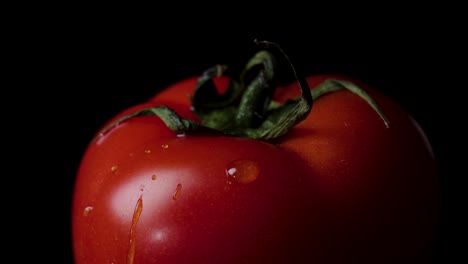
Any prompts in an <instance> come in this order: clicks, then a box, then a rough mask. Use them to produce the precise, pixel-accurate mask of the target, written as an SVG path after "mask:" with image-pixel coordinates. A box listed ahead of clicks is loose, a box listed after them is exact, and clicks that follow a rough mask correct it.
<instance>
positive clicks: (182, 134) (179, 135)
mask: <svg viewBox="0 0 468 264" xmlns="http://www.w3.org/2000/svg"><path fill="white" fill-rule="evenodd" d="M177 137H179V138H181V137H185V133H180V134H177Z"/></svg>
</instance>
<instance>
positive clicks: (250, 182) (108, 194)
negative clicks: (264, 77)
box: [72, 75, 439, 264]
mask: <svg viewBox="0 0 468 264" xmlns="http://www.w3.org/2000/svg"><path fill="white" fill-rule="evenodd" d="M327 78H335V79H342V78H344V77H342V76H335V75H321V76H310V77H309V78H308V80H307V81H308V83H309V86H310V87H315V86H316V85H317V84H319V83H320V82H322V81H324V80H325V79H327ZM227 81H228V79H227V78H224V77H223V78H217V79H216V82H217V83H218V84H219V86H225V84H227ZM353 81H354V82H356V81H355V80H353ZM195 83H196V78H191V79H187V80H183V81H181V82H179V83H176V84H174V85H173V86H171V87H168V88H167V89H166V90H164V91H162V92H161V93H159V94H157V95H156V96H154V97H153V98H151V99H150V100H148V102H147V103H145V104H142V105H138V106H135V107H132V108H129V109H127V110H125V111H123V112H122V113H120V114H119V115H117V116H116V117H115V119H114V120H116V119H117V118H119V117H121V116H123V115H125V114H126V113H130V112H132V111H135V110H137V109H140V108H143V107H147V106H150V105H168V106H169V107H171V108H173V109H174V110H176V111H177V112H178V113H179V114H180V115H181V116H183V117H185V118H190V119H193V120H196V117H195V116H194V114H193V113H192V112H191V111H190V100H189V96H190V93H191V92H193V88H194V85H195ZM358 85H359V86H360V87H361V88H364V89H365V90H366V91H367V92H368V93H369V94H371V96H372V97H373V98H374V100H376V101H377V103H378V104H379V106H380V107H381V108H382V110H383V112H384V113H385V114H386V115H387V117H388V118H389V120H390V125H391V127H390V128H386V127H385V126H384V123H383V122H382V120H381V119H380V117H379V116H378V115H377V114H376V113H375V112H374V111H373V110H372V109H371V108H370V106H369V105H367V104H366V103H365V102H364V101H363V100H362V99H361V98H359V97H358V96H356V95H354V94H351V93H350V92H348V91H344V90H343V91H337V92H334V93H331V94H327V95H324V96H322V97H321V98H320V99H318V100H316V101H315V102H314V106H313V110H312V112H311V114H310V115H309V117H308V118H307V119H306V120H305V121H304V122H302V123H300V124H299V125H298V126H297V127H295V128H293V129H292V130H291V131H290V132H289V133H288V134H286V135H285V136H283V137H281V138H278V139H275V140H273V141H272V142H269V143H267V142H261V141H256V140H251V139H240V138H232V137H223V136H213V135H196V136H194V135H182V136H181V135H176V134H175V133H174V132H172V131H170V130H169V129H168V128H167V127H166V126H165V125H164V124H163V123H162V122H161V120H159V118H157V117H135V118H133V119H129V120H126V121H125V122H124V123H122V124H119V125H118V126H117V127H115V128H114V129H112V130H111V131H109V133H108V134H106V135H105V136H103V137H101V138H99V137H97V139H96V140H95V141H93V142H91V143H90V145H89V147H88V149H87V150H86V153H85V154H84V156H83V159H82V162H81V166H80V170H79V172H78V176H77V181H76V185H75V193H74V200H73V211H72V223H73V230H72V231H73V245H74V253H75V260H76V263H77V264H80V263H132V261H133V263H199V262H202V263H239V262H241V263H278V262H280V263H284V262H297V263H312V262H313V261H316V262H319V263H342V261H344V260H347V261H350V260H359V261H360V263H367V262H369V263H371V262H372V263H375V262H378V263H382V262H384V263H385V262H386V261H393V260H395V261H400V262H401V261H407V260H409V259H414V260H416V261H421V260H429V258H430V256H431V250H432V243H433V241H434V239H435V235H436V227H437V224H438V213H439V193H438V191H439V189H438V178H437V177H438V175H437V167H436V163H435V159H434V157H433V156H432V151H431V149H430V145H428V144H427V142H426V140H425V136H424V133H423V132H422V131H421V130H420V129H418V126H417V124H416V123H415V122H414V120H412V118H411V117H410V116H409V115H408V113H407V112H406V111H404V109H403V108H401V107H400V106H399V105H397V104H396V103H395V102H393V101H392V100H391V99H390V98H387V97H385V96H384V95H382V94H381V93H379V92H378V91H376V90H374V89H372V88H370V87H367V86H366V85H364V84H362V83H358ZM298 92H300V90H299V88H298V87H297V84H292V85H291V86H289V87H284V88H280V89H279V90H278V94H277V98H276V99H277V100H279V101H284V100H285V99H286V98H289V97H291V96H296V95H298ZM111 121H112V120H110V121H109V123H110V122H111ZM236 161H239V162H240V164H242V162H246V163H247V164H250V165H249V166H250V167H248V168H247V172H246V173H247V174H249V173H252V175H253V176H247V178H245V180H244V181H243V182H240V179H237V181H239V182H236V179H233V178H230V177H229V176H228V174H229V168H230V166H231V165H232V164H233V163H232V162H236ZM250 162H252V163H250ZM252 164H253V165H252ZM234 166H239V167H238V168H241V166H242V165H239V163H237V164H236V165H234ZM252 166H253V167H254V168H253V169H252ZM257 169H258V171H257ZM257 173H258V175H257ZM249 175H250V174H249ZM179 184H180V185H179ZM178 186H179V187H178ZM178 188H180V189H178ZM140 198H141V200H139V199H140ZM139 201H140V202H139ZM138 205H139V206H141V208H140V209H141V213H138V210H136V209H138ZM136 216H139V218H138V217H136ZM133 233H134V234H135V237H132V234H133ZM132 246H134V247H135V249H134V251H133V250H132Z"/></svg>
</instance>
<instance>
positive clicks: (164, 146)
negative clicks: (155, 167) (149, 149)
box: [161, 144, 169, 149]
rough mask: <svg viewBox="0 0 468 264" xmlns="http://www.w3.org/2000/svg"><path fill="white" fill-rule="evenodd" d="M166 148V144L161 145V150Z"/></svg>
mask: <svg viewBox="0 0 468 264" xmlns="http://www.w3.org/2000/svg"><path fill="white" fill-rule="evenodd" d="M168 147H169V145H168V144H162V145H161V148H163V149H167V148H168Z"/></svg>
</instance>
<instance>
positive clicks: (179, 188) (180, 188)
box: [172, 183, 182, 200]
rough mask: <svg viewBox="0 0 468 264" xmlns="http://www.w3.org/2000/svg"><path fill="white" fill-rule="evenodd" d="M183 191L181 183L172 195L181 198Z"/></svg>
mask: <svg viewBox="0 0 468 264" xmlns="http://www.w3.org/2000/svg"><path fill="white" fill-rule="evenodd" d="M181 192H182V184H180V183H179V184H177V187H176V190H175V192H174V194H173V195H172V199H173V200H176V199H177V198H179V196H180V193H181Z"/></svg>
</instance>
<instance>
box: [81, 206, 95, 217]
mask: <svg viewBox="0 0 468 264" xmlns="http://www.w3.org/2000/svg"><path fill="white" fill-rule="evenodd" d="M93 209H94V208H93V207H92V206H86V207H85V209H84V210H83V215H84V216H89V215H90V214H91V211H92V210H93Z"/></svg>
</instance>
